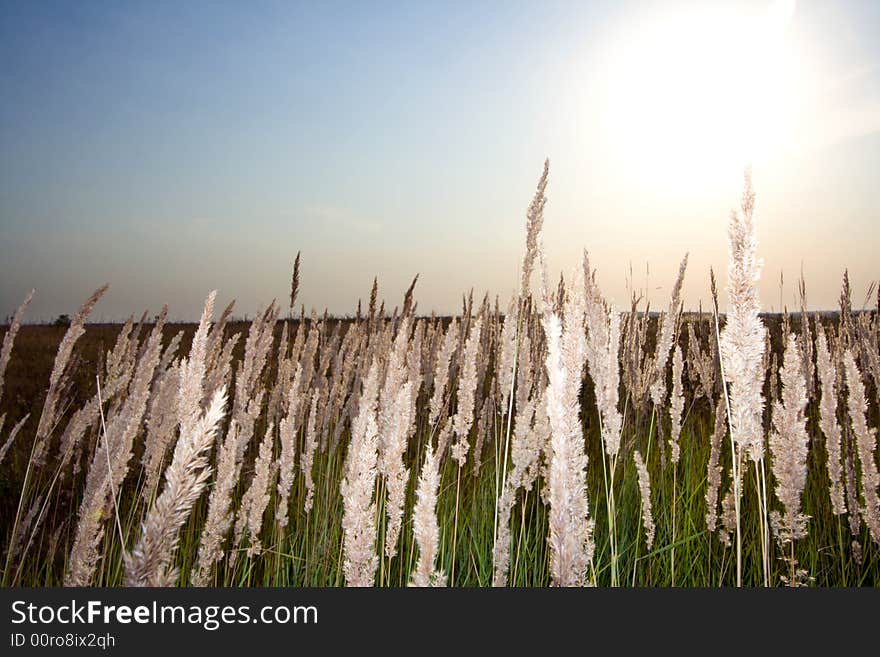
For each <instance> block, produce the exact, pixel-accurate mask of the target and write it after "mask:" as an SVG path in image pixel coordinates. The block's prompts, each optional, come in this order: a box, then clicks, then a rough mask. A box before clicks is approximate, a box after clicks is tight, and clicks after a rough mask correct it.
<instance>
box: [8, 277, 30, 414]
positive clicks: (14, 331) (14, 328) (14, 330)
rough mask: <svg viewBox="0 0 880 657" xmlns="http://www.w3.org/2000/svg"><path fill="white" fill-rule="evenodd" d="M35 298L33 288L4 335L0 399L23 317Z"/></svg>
mask: <svg viewBox="0 0 880 657" xmlns="http://www.w3.org/2000/svg"><path fill="white" fill-rule="evenodd" d="M33 298H34V290H31V291H30V292H29V293H28V295H27V296H26V297H25V298H24V301H22V302H21V305H20V306H19V307H18V309H17V310H16V311H15V314H14V315H13V316H12V321H11V322H10V323H9V329H7V331H6V335H4V336H3V346H2V347H0V399H2V398H3V380H4V378H5V376H6V367H7V366H8V365H9V358H10V357H11V356H12V345H13V343H14V342H15V336H16V335H18V330H19V329H20V328H21V318H22V317H24V311H25V309H27V307H28V306H29V305H30V303H31V299H33Z"/></svg>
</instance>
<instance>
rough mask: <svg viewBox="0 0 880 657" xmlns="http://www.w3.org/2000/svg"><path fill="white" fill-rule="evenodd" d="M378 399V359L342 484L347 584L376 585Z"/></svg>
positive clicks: (366, 382)
mask: <svg viewBox="0 0 880 657" xmlns="http://www.w3.org/2000/svg"><path fill="white" fill-rule="evenodd" d="M378 398H379V363H378V362H377V361H376V360H375V359H374V360H373V363H372V364H371V365H370V369H369V371H368V373H367V376H366V379H365V380H364V385H363V392H362V393H361V398H360V403H359V405H358V412H357V416H356V417H355V419H354V422H353V424H352V428H351V442H350V444H349V447H348V455H347V457H346V461H345V474H344V476H343V478H342V482H341V484H340V487H339V490H340V492H341V493H342V500H343V515H342V530H343V542H342V548H343V557H344V560H343V566H342V568H343V572H344V574H345V583H346V585H347V586H361V587H363V586H373V582H374V578H375V576H376V567H377V565H378V562H379V557H378V555H377V553H376V503H375V501H374V500H373V490H374V488H375V485H376V474H377V470H378V458H379V456H378V450H379V431H378V423H377V407H378V402H379V399H378Z"/></svg>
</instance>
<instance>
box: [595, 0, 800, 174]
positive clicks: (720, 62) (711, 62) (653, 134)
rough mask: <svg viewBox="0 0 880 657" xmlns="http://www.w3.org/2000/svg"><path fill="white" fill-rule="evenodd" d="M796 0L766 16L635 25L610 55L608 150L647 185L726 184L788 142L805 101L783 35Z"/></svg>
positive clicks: (714, 14)
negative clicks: (719, 182) (684, 183)
mask: <svg viewBox="0 0 880 657" xmlns="http://www.w3.org/2000/svg"><path fill="white" fill-rule="evenodd" d="M794 9H795V3H794V0H787V1H778V2H774V3H773V4H771V5H770V6H769V8H767V9H765V10H764V11H762V12H761V13H760V14H757V15H755V14H748V13H745V12H740V13H734V12H729V11H727V12H721V11H717V10H716V11H708V10H707V11H701V12H691V13H689V14H687V15H679V16H672V17H665V16H664V17H658V18H657V20H656V21H650V20H646V21H645V22H644V24H643V25H639V26H636V27H635V28H633V27H632V26H629V27H628V29H627V35H626V37H625V39H621V42H620V43H618V45H617V48H616V50H615V52H614V53H613V54H612V56H611V57H610V58H609V62H610V63H609V66H608V70H607V76H608V77H607V80H606V85H607V91H606V94H605V101H606V106H605V107H604V108H603V114H604V116H603V119H604V124H603V125H604V138H605V139H606V140H607V143H606V145H605V147H606V152H607V154H608V155H609V158H610V160H611V162H612V163H613V164H615V165H617V166H619V167H621V168H622V169H623V170H624V171H626V172H627V175H630V176H632V175H633V174H635V177H637V178H638V182H639V183H640V184H644V183H645V182H653V183H655V184H661V185H666V184H668V183H669V182H670V181H671V180H673V179H677V180H680V181H688V183H689V184H691V185H692V184H693V183H695V182H697V183H702V184H711V183H712V182H715V181H720V180H724V181H726V182H727V183H729V181H730V180H732V179H734V178H733V177H732V176H736V175H737V172H738V171H741V170H742V167H743V165H744V164H746V163H759V162H766V161H770V160H772V159H773V158H774V157H776V156H778V155H779V154H780V152H781V151H782V150H783V149H785V148H786V146H787V145H788V142H789V140H790V137H791V134H792V130H791V127H792V125H793V124H794V123H795V120H796V117H797V114H798V112H799V111H800V108H801V104H800V103H799V102H798V99H799V97H800V96H801V90H802V88H803V80H802V79H801V78H802V75H803V73H802V71H801V67H800V66H799V60H798V58H797V57H796V54H795V52H793V50H794V48H793V46H792V45H791V44H790V43H789V40H788V39H787V38H786V36H787V35H786V32H787V28H788V25H789V23H790V21H791V18H792V16H793V14H794Z"/></svg>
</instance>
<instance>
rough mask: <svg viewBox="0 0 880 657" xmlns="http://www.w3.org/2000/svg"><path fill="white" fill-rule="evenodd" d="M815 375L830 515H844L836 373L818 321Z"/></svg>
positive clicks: (825, 337) (823, 330)
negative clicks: (817, 386)
mask: <svg viewBox="0 0 880 657" xmlns="http://www.w3.org/2000/svg"><path fill="white" fill-rule="evenodd" d="M816 372H817V374H818V378H819V428H820V429H821V430H822V434H823V435H824V436H825V451H826V452H827V455H828V479H829V481H830V486H829V488H828V492H829V494H830V496H831V508H832V511H833V513H834V515H841V514H844V513H846V498H845V495H844V490H843V465H842V464H841V450H840V424H838V422H837V395H838V390H837V381H838V372H837V364H836V363H835V359H833V358H832V357H831V350H830V349H829V348H828V338H827V336H826V334H825V329H824V328H823V326H822V322H820V321H817V322H816Z"/></svg>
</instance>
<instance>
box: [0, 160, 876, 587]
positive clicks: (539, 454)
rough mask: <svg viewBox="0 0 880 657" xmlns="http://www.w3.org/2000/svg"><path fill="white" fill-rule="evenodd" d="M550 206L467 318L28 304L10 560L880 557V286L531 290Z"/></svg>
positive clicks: (7, 441) (861, 567) (356, 564)
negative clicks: (661, 298) (858, 294)
mask: <svg viewBox="0 0 880 657" xmlns="http://www.w3.org/2000/svg"><path fill="white" fill-rule="evenodd" d="M542 182H544V183H545V182H546V170H545V178H543V179H542ZM749 191H750V188H747V192H746V194H745V195H744V197H746V198H747V197H748V193H749ZM542 213H543V187H542V186H541V185H539V188H538V192H537V193H536V197H535V201H534V202H533V203H532V206H531V207H530V209H529V214H528V224H527V233H528V235H529V239H528V241H527V250H526V252H527V253H526V258H525V259H524V266H523V270H524V271H523V280H524V284H523V285H522V286H521V293H520V294H519V295H518V296H517V297H514V298H513V299H511V300H510V302H509V303H506V302H505V301H504V300H500V301H496V300H490V299H488V298H486V299H484V300H483V302H482V303H481V302H479V300H476V301H475V300H474V299H473V298H470V299H469V300H467V301H466V302H465V307H464V308H463V311H462V314H461V315H459V316H457V317H454V318H452V317H443V318H438V317H423V316H418V315H416V314H415V313H414V312H413V306H414V304H413V300H414V298H415V297H417V291H414V289H413V288H411V289H410V291H409V292H408V293H407V297H406V298H405V299H404V300H402V302H401V304H400V305H399V306H398V307H397V308H394V310H393V311H388V310H387V309H386V308H387V307H390V305H391V304H389V305H388V306H386V304H384V303H380V301H379V298H378V292H377V288H376V287H375V285H374V288H373V293H372V297H371V300H370V302H369V304H368V306H367V308H366V309H364V310H363V311H362V310H361V309H360V308H359V309H358V312H357V314H356V315H355V316H354V317H351V318H347V319H334V318H331V317H327V316H324V317H321V316H319V315H315V314H313V315H311V316H310V317H306V316H305V313H300V312H296V311H293V310H291V312H292V313H294V315H293V317H291V314H290V313H288V311H287V309H285V310H284V311H282V309H281V308H279V306H277V305H272V306H270V307H269V308H268V309H265V311H264V313H262V314H261V315H259V316H258V317H257V318H256V319H255V320H254V321H253V322H238V321H234V320H233V319H232V318H231V314H230V313H225V314H224V315H223V316H222V318H221V319H220V320H219V321H217V322H215V323H212V318H213V315H214V312H213V307H212V306H213V302H214V300H213V297H210V298H209V301H208V303H207V304H206V313H207V314H206V315H205V317H204V318H203V321H202V323H201V325H197V324H191V325H172V324H166V323H164V316H163V317H159V318H157V319H156V320H150V321H147V322H145V323H143V325H138V324H137V322H132V323H130V324H128V325H126V326H124V327H123V326H122V325H112V324H106V325H105V324H101V325H97V324H87V323H85V322H86V318H87V316H88V312H89V311H90V308H89V307H88V305H89V304H88V303H87V304H86V306H84V309H83V311H82V312H81V313H80V314H79V315H78V316H76V317H75V318H74V319H73V320H72V322H73V323H72V324H71V325H70V326H37V325H26V324H25V325H22V326H20V329H19V327H18V325H17V323H16V322H15V321H13V322H12V324H11V326H12V327H14V328H11V327H10V326H6V327H5V328H4V329H3V331H4V333H3V335H4V336H6V341H5V343H4V344H5V345H8V346H9V348H10V349H11V350H12V351H11V357H10V358H9V360H8V366H7V363H5V362H4V363H3V365H2V367H3V368H5V382H4V386H3V388H2V397H0V414H3V417H4V423H3V424H2V429H0V432H2V433H0V444H2V445H3V447H4V453H3V456H2V457H0V458H2V462H0V527H2V531H0V547H2V559H3V569H2V581H3V583H4V585H7V586H22V585H23V586H52V585H61V584H68V585H73V584H79V585H99V586H117V585H123V584H129V585H135V584H162V585H175V584H179V585H190V584H202V585H205V584H207V585H220V586H270V585H281V586H337V585H344V584H346V583H348V584H361V585H364V584H365V585H378V586H406V585H409V584H412V583H421V584H443V583H445V584H447V585H451V586H490V585H492V584H493V583H495V584H496V585H498V584H508V585H515V586H549V585H572V584H595V585H599V586H632V585H635V586H669V585H675V586H733V585H737V584H741V585H745V586H761V585H769V586H777V585H781V584H786V583H788V584H801V585H809V586H823V587H830V586H834V587H837V586H877V585H880V551H878V550H880V548H878V542H880V535H878V531H877V528H878V527H880V516H878V513H880V510H878V507H877V502H876V500H877V491H878V484H880V482H878V481H877V453H876V449H875V448H876V440H877V438H876V427H877V426H878V424H880V417H878V408H877V382H878V380H877V377H878V372H877V371H876V369H877V363H878V361H880V352H878V347H877V345H878V337H880V321H878V315H877V313H876V312H872V311H861V312H854V311H852V310H851V308H850V306H849V297H850V291H849V289H848V282H846V281H845V282H844V291H843V293H842V305H841V310H840V312H838V313H835V314H833V315H831V314H827V313H826V314H822V315H819V314H815V313H806V312H804V311H801V312H796V313H793V314H792V315H791V316H789V315H785V316H783V315H761V316H760V317H758V316H757V315H754V316H752V317H751V319H749V318H748V316H747V315H748V313H747V312H745V311H744V310H743V311H742V312H741V314H740V315H735V314H734V315H732V314H731V313H730V310H728V313H727V314H725V315H721V314H719V315H717V319H716V315H715V314H714V313H712V312H708V313H695V312H685V310H684V309H683V308H682V305H681V302H680V300H679V299H678V298H677V292H673V294H672V298H671V299H670V302H669V307H668V309H665V310H664V312H662V313H650V314H648V313H647V312H646V310H645V308H644V307H643V305H642V304H640V302H639V298H638V295H637V294H635V293H634V297H633V304H632V309H631V310H629V311H624V312H620V311H614V310H612V309H611V308H610V307H608V306H607V305H606V304H605V302H604V300H603V299H602V297H601V295H600V293H599V290H598V288H597V287H596V285H595V282H594V279H593V278H592V271H591V270H590V268H589V263H588V262H587V261H586V260H585V269H584V272H581V273H580V274H578V273H577V272H576V273H575V274H574V275H572V276H569V277H568V278H567V280H568V282H567V283H560V285H559V286H552V289H551V286H549V285H547V284H546V283H544V284H542V286H541V293H540V294H538V293H534V294H530V293H529V289H528V284H529V274H530V273H531V269H532V267H534V266H535V264H536V263H539V264H543V258H542V255H541V254H540V253H539V252H536V251H535V249H536V248H537V247H536V245H537V244H538V241H537V240H536V237H537V235H538V234H539V232H540V226H541V222H542V221H543V216H542ZM741 216H742V217H743V224H742V225H744V226H745V230H746V233H745V237H743V235H744V234H743V233H742V232H740V233H737V227H738V225H737V224H736V223H735V222H734V223H732V228H731V243H732V246H731V254H732V255H731V264H730V266H729V270H728V271H729V275H728V277H729V280H728V286H730V285H732V284H735V283H736V276H737V273H736V272H737V269H736V268H737V266H739V267H740V268H742V267H743V266H744V265H743V262H745V266H748V259H746V260H745V261H743V260H742V259H740V261H737V257H738V255H741V254H742V253H743V252H744V250H745V251H747V250H748V244H746V246H745V247H742V245H740V248H737V246H736V240H737V239H740V240H743V239H744V240H745V241H746V243H747V242H748V230H749V229H750V227H749V221H750V214H749V207H748V205H747V203H745V202H744V205H743V208H742V210H741ZM741 227H742V226H740V228H741ZM530 254H531V255H530ZM685 266H686V260H685V262H684V263H683V265H682V268H681V271H680V272H679V274H678V281H679V283H678V285H676V286H674V288H673V289H677V288H679V287H680V280H681V278H682V277H683V276H684V275H685ZM297 268H298V264H297ZM297 273H298V269H297V270H295V274H294V283H293V286H292V293H291V304H290V306H291V309H292V308H295V307H296V306H295V298H296V294H297V285H298V283H297V282H296V278H297ZM740 273H742V272H740ZM746 273H748V272H746ZM670 274H672V272H670ZM744 278H747V276H746V277H744ZM545 280H546V279H545ZM731 281H733V283H731ZM414 283H415V282H414ZM708 285H709V281H707V286H708ZM712 285H713V288H714V280H713V282H712ZM416 289H417V288H416ZM713 292H714V289H713ZM740 292H742V294H741V295H740V297H737V296H736V295H732V299H733V303H734V304H735V303H736V299H737V298H744V299H746V300H748V299H747V297H748V294H749V290H748V289H745V290H741V291H740ZM95 301H96V299H95ZM92 305H94V304H92ZM743 307H744V308H745V305H744V306H743ZM731 317H733V319H731ZM744 317H746V320H743V318H744ZM716 321H717V324H716ZM737 321H739V322H740V324H737ZM747 321H752V322H753V323H756V325H758V326H759V327H760V329H759V331H758V332H757V333H756V334H755V335H757V338H755V340H756V341H753V342H752V343H751V344H752V346H753V347H755V345H757V344H759V343H760V345H761V349H760V351H762V352H763V353H756V352H754V350H753V352H752V353H746V350H745V347H743V345H748V344H749V343H748V339H752V338H754V336H752V337H751V338H749V336H746V337H744V338H742V339H741V340H740V341H739V342H737V341H736V340H735V339H734V340H732V341H731V339H730V336H731V333H733V332H734V331H736V330H737V327H738V326H739V327H740V328H741V327H742V325H744V323H746V322H747ZM81 327H84V328H83V329H82V334H81V335H78V334H77V333H78V332H79V330H80V328H81ZM765 327H766V329H767V331H768V333H767V334H766V335H765V333H764V329H765ZM820 328H821V330H820ZM820 335H821V336H822V338H821V339H822V343H821V345H820V338H819V336H820ZM175 336H179V337H175ZM725 336H726V337H725ZM13 339H14V342H13ZM725 340H727V342H725ZM719 343H721V345H722V348H721V350H720V354H721V355H720V356H719V348H718V347H719ZM730 344H733V345H734V347H729V346H728V347H726V349H727V351H725V346H724V345H730ZM736 345H740V347H743V349H744V351H743V353H744V354H745V355H742V358H741V361H737V360H736V357H737V356H736V351H735V347H736ZM823 346H827V348H826V349H824V352H823ZM755 349H757V347H755ZM822 353H825V354H826V355H827V358H826V359H825V360H824V361H823V360H822V358H821V354H822ZM749 358H751V360H749ZM743 363H746V364H749V363H750V364H751V365H750V366H749V367H750V368H751V369H749V368H748V367H745V365H744V364H743ZM737 367H740V369H741V370H743V371H746V372H747V373H748V372H751V373H752V375H753V376H754V377H755V382H756V383H755V384H754V385H755V386H757V389H756V390H753V391H752V392H753V393H754V394H756V395H758V397H757V398H758V399H760V404H759V405H752V407H745V406H743V403H742V400H743V399H745V398H746V395H745V393H744V392H743V391H744V390H745V387H746V385H747V384H748V380H747V377H746V376H745V375H744V374H742V373H740V374H738V375H737V374H736V368H737ZM3 375H4V371H3V369H0V376H3ZM737 376H738V377H739V378H736V377H737ZM732 377H733V378H732ZM99 381H100V386H101V390H100V392H99V389H98V382H99ZM831 382H833V385H831ZM221 404H222V406H221ZM737 404H739V406H738V405H737ZM749 413H750V414H751V416H752V417H753V418H754V419H755V422H757V423H758V424H759V430H758V431H757V432H756V433H753V434H749V435H746V432H745V430H744V429H742V427H744V426H745V424H744V423H745V420H743V419H742V418H743V417H746V415H747V414H749ZM719 414H720V416H721V417H719ZM738 414H739V415H738ZM743 414H746V415H743ZM615 418H617V419H616V420H615ZM736 418H739V419H736ZM23 419H24V420H23ZM716 419H718V421H717V422H716ZM22 420H23V424H21V425H20V426H18V428H17V431H14V430H13V427H14V426H16V425H18V423H19V422H20V421H22ZM616 422H617V423H616ZM731 427H733V434H732V435H731V432H730V429H731ZM713 436H714V440H713ZM429 450H430V455H429V456H426V455H428V454H429ZM758 452H759V453H760V455H759V456H756V454H757V453H758ZM636 458H642V459H644V462H645V464H646V468H645V473H646V474H647V475H648V477H649V478H650V482H647V481H644V482H642V483H643V485H642V486H641V487H640V482H639V477H638V469H637V466H636V460H635V459H636ZM477 459H479V464H478V463H477ZM711 462H717V468H716V469H715V470H714V471H713V470H712V468H711V467H710V463H711ZM734 466H735V467H734ZM713 472H714V475H713ZM432 473H436V478H432V476H431V475H432ZM835 491H836V492H835ZM707 493H708V497H709V498H710V501H709V502H707ZM835 495H837V496H838V498H837V501H836V502H835ZM417 501H418V503H417ZM841 502H842V504H841ZM844 507H845V508H844ZM508 509H509V518H508V514H507V510H508ZM648 510H650V516H651V519H652V522H649V521H647V512H648ZM707 513H708V515H710V516H715V517H717V522H714V521H713V520H710V519H708V518H707ZM652 523H653V526H652ZM398 531H399V537H397V536H396V535H397V532H398ZM650 532H653V534H654V535H653V537H652V539H653V540H649V537H648V534H649V533H650ZM505 564H509V565H507V566H506V567H505ZM420 576H421V578H420Z"/></svg>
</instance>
